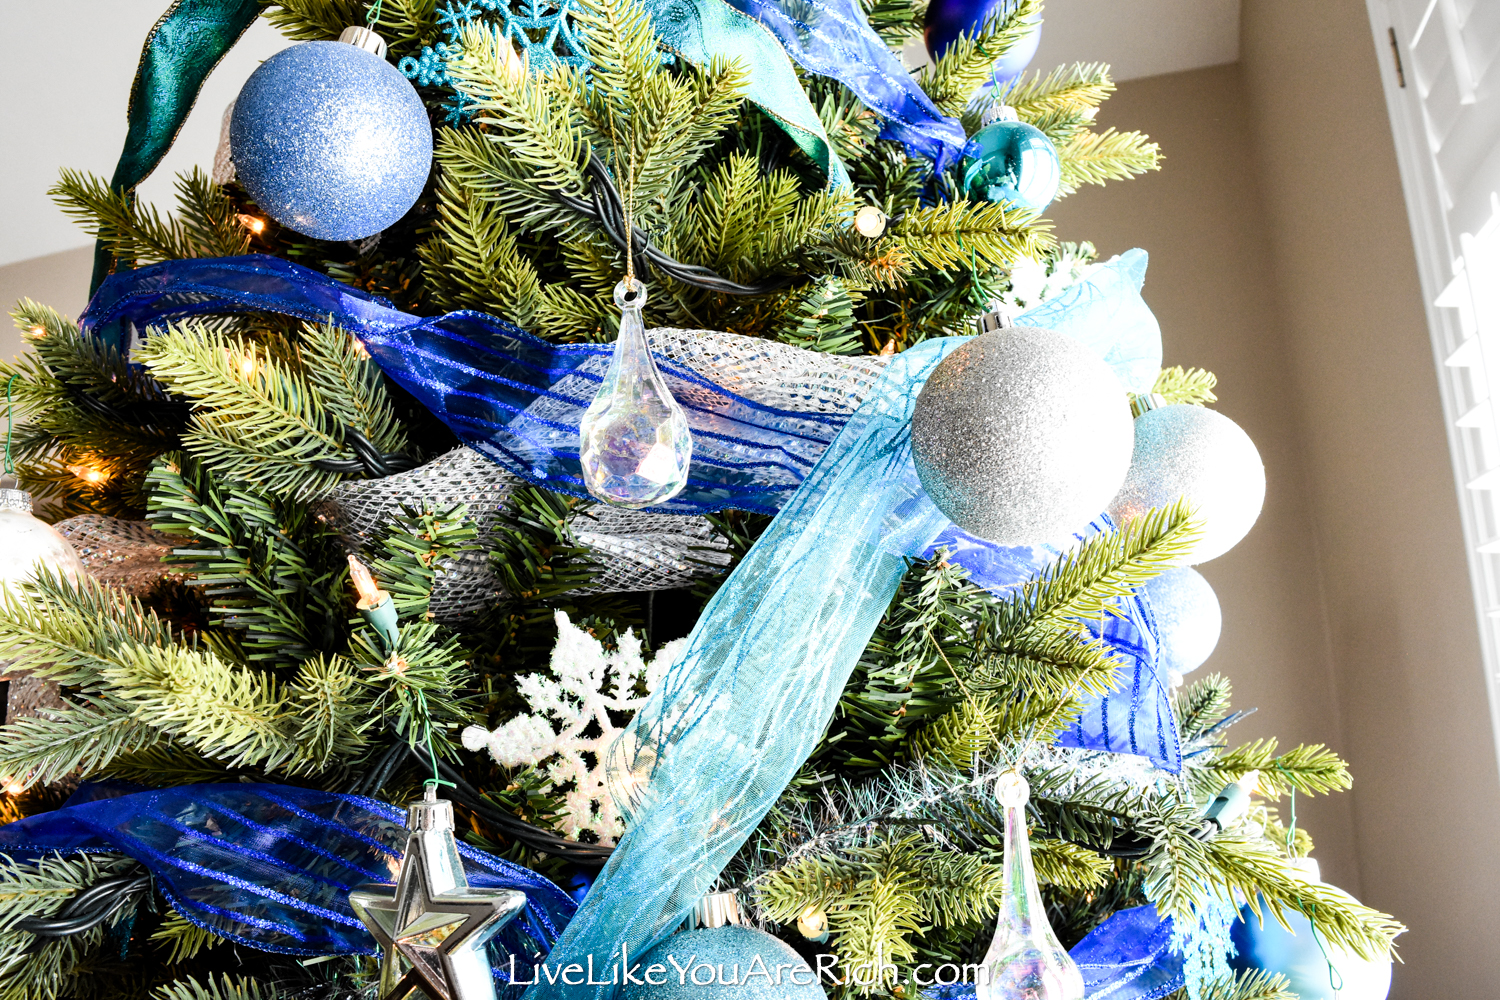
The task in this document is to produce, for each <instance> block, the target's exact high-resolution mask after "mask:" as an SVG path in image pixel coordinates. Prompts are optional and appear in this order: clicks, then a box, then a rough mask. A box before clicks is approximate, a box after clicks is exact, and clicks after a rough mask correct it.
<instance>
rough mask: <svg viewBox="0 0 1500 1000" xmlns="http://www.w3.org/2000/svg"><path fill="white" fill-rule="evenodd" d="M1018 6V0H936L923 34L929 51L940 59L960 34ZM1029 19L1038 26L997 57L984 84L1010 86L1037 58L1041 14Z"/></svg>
mask: <svg viewBox="0 0 1500 1000" xmlns="http://www.w3.org/2000/svg"><path fill="white" fill-rule="evenodd" d="M1015 6H1016V0H933V2H932V3H931V4H930V5H928V7H927V27H926V29H925V31H924V32H923V34H922V40H923V41H924V42H925V43H926V44H927V54H928V55H930V56H931V57H932V61H933V62H937V61H938V59H940V58H941V57H942V55H943V53H945V52H947V51H948V46H950V45H952V44H953V43H954V42H956V41H958V37H959V36H960V35H970V36H972V35H974V34H975V33H976V32H977V31H979V30H980V29H982V28H983V27H984V26H985V24H987V23H988V22H989V21H990V20H992V19H993V18H995V17H996V16H997V15H1001V14H1003V13H1004V12H1008V11H1010V10H1011V9H1012V8H1014V7H1015ZM1030 20H1031V21H1032V22H1033V23H1034V24H1035V27H1033V28H1032V29H1031V31H1030V32H1029V33H1028V34H1027V35H1025V36H1024V37H1023V38H1021V40H1020V41H1018V42H1016V44H1014V45H1012V46H1011V47H1010V48H1009V49H1008V50H1007V51H1006V52H1005V54H1004V55H1002V56H1001V57H1000V58H999V59H996V60H995V63H994V65H993V66H992V67H991V68H990V76H989V79H988V80H987V81H985V84H984V86H985V87H991V86H998V87H1004V86H1006V85H1008V84H1009V83H1010V82H1011V81H1012V80H1014V79H1015V78H1016V77H1018V76H1020V75H1021V73H1022V72H1024V71H1025V69H1026V67H1027V66H1028V65H1030V64H1031V60H1032V59H1034V58H1035V57H1036V50H1037V46H1038V45H1040V44H1041V42H1042V23H1041V21H1042V16H1041V14H1034V15H1032V17H1031V18H1030Z"/></svg>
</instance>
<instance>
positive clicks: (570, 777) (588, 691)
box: [462, 611, 687, 844]
mask: <svg viewBox="0 0 1500 1000" xmlns="http://www.w3.org/2000/svg"><path fill="white" fill-rule="evenodd" d="M556 621H557V645H556V646H554V647H553V648H552V660H551V663H550V666H551V672H552V676H550V677H549V676H546V675H544V674H527V675H526V676H524V677H522V678H520V679H519V680H518V681H517V682H516V690H517V691H518V692H520V694H521V696H522V697H523V698H525V699H526V703H527V704H528V705H529V706H530V707H531V714H530V715H518V716H516V717H515V718H514V719H511V720H510V721H509V722H507V723H505V725H503V726H501V727H500V728H499V729H496V730H495V731H494V732H489V731H487V730H486V729H485V728H484V727H483V726H470V727H469V728H467V729H465V730H464V731H463V736H462V739H463V744H464V746H465V747H467V748H468V749H470V750H482V749H485V748H488V749H489V751H490V754H491V755H492V756H493V757H494V758H495V760H496V761H498V762H499V763H500V764H502V765H504V766H505V767H527V766H539V765H542V764H543V763H545V764H546V773H547V777H548V779H549V781H550V786H549V790H551V789H559V788H563V787H565V786H571V787H569V788H568V790H567V792H566V795H565V796H564V814H563V830H564V833H565V835H566V836H567V837H568V838H569V839H570V840H577V839H578V835H579V833H580V832H582V831H584V830H590V831H592V832H593V833H594V835H595V836H597V837H598V838H599V842H600V843H603V844H613V843H614V842H615V840H616V839H617V838H619V836H620V835H621V834H623V833H624V832H625V823H624V820H623V819H622V818H621V816H620V813H619V810H617V809H616V808H615V804H614V802H613V800H612V799H611V798H610V795H609V790H608V789H607V788H606V787H605V783H604V755H605V751H606V750H608V749H609V745H610V744H611V743H613V742H614V741H615V737H616V736H618V735H619V734H620V727H617V726H615V724H614V723H613V722H612V721H611V719H610V713H611V712H615V713H630V714H632V715H633V714H634V713H635V712H636V711H638V710H639V709H640V707H641V706H642V705H644V704H645V703H646V699H645V697H636V696H634V695H633V693H632V692H633V690H634V689H635V686H636V681H637V680H642V679H643V680H644V681H645V684H646V690H647V692H650V691H653V690H655V688H656V685H657V683H658V682H660V680H661V678H662V676H663V675H664V674H665V673H666V672H667V668H668V667H670V666H671V665H672V662H673V661H674V660H675V659H676V658H677V657H678V656H679V655H680V654H681V652H682V649H683V646H684V645H686V643H687V640H686V639H676V640H674V641H672V642H669V643H667V644H666V645H665V646H663V647H662V648H661V649H659V650H657V653H656V656H655V657H654V658H653V659H652V660H651V662H650V663H649V664H647V663H646V661H645V660H644V659H643V658H642V656H641V640H640V638H639V637H638V636H636V635H635V634H634V632H630V631H627V632H626V633H625V634H624V635H623V636H621V637H620V641H619V648H617V649H615V650H614V651H613V652H608V651H606V650H605V648H604V645H603V643H601V642H600V641H599V640H598V639H595V638H594V637H593V636H591V635H589V634H588V632H586V631H584V630H583V629H581V628H579V627H578V626H576V625H574V624H573V623H572V622H571V621H569V620H568V616H567V615H566V614H564V613H563V612H561V611H559V612H557V615H556ZM591 724H592V725H591ZM591 728H592V729H594V730H597V735H593V736H589V735H585V734H586V733H588V732H589V731H590V730H591ZM585 754H588V755H589V756H590V757H592V759H593V765H592V766H590V765H589V762H588V761H586V760H585V759H584V755H585Z"/></svg>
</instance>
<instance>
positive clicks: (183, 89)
mask: <svg viewBox="0 0 1500 1000" xmlns="http://www.w3.org/2000/svg"><path fill="white" fill-rule="evenodd" d="M260 7H261V4H260V0H173V3H172V6H170V7H168V8H167V12H166V13H165V14H163V15H162V16H161V18H160V19H159V20H157V22H156V23H155V24H154V25H152V27H151V33H150V34H148V35H147V36H146V44H145V45H144V46H142V47H141V61H140V64H139V65H137V66H136V71H135V82H134V83H133V84H131V87H130V104H129V106H128V109H127V111H126V120H127V121H128V122H129V126H130V128H129V131H128V132H127V133H126V136H125V149H124V151H123V152H121V153H120V162H119V163H118V164H117V165H116V166H115V175H114V177H113V178H112V179H111V180H110V182H109V185H110V187H111V188H113V189H114V190H116V191H124V192H126V193H127V194H130V193H133V192H134V191H135V189H136V187H137V186H139V185H140V183H141V181H143V180H145V179H146V178H147V177H149V176H150V175H151V171H153V170H155V169H156V167H157V165H158V164H159V163H161V160H162V157H164V156H166V155H167V150H169V149H171V148H172V143H173V142H175V141H176V140H177V133H178V132H180V131H182V123H183V122H185V121H186V120H187V116H188V112H190V111H192V110H193V104H194V103H195V102H196V101H197V100H198V91H199V90H200V89H201V88H202V87H203V81H204V80H206V79H207V78H208V74H209V73H211V72H213V68H214V67H215V66H217V65H218V64H219V60H221V59H223V58H224V53H226V52H228V51H229V50H230V49H231V48H233V47H234V43H235V42H237V41H239V39H240V36H241V35H243V34H244V33H245V30H246V29H247V28H249V27H250V25H251V24H253V23H255V18H256V17H257V16H258V15H259V14H260ZM114 268H115V259H114V256H113V255H112V254H111V253H110V252H109V250H108V249H106V247H105V242H104V241H103V240H100V241H99V243H98V244H97V245H96V246H95V247H94V280H93V282H92V284H91V285H90V287H89V294H91V295H92V294H93V293H94V292H95V291H98V289H99V284H100V282H102V281H103V280H104V278H105V276H106V275H108V274H109V273H110V272H111V271H113V270H114Z"/></svg>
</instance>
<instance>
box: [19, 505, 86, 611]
mask: <svg viewBox="0 0 1500 1000" xmlns="http://www.w3.org/2000/svg"><path fill="white" fill-rule="evenodd" d="M0 553H3V555H0V586H3V587H4V588H5V589H8V590H13V589H14V587H15V585H16V584H18V583H24V582H26V581H28V580H34V579H36V576H37V571H38V570H40V569H41V568H43V567H46V568H48V569H50V570H52V571H53V572H54V573H57V574H59V575H61V576H63V577H66V578H67V579H69V580H77V579H78V578H79V577H81V576H84V575H85V574H86V573H87V572H88V570H86V569H84V566H83V560H82V559H80V558H79V557H78V553H77V552H75V551H74V550H73V546H72V545H71V544H70V543H69V542H68V540H67V539H66V538H64V537H63V536H62V535H61V534H59V533H58V531H57V529H56V528H54V527H52V525H50V524H48V523H47V522H46V521H42V520H40V519H38V518H37V517H36V516H35V515H33V514H32V513H31V494H30V493H27V492H26V491H25V490H9V489H0Z"/></svg>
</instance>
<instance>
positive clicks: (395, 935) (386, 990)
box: [349, 783, 526, 1000]
mask: <svg viewBox="0 0 1500 1000" xmlns="http://www.w3.org/2000/svg"><path fill="white" fill-rule="evenodd" d="M406 827H407V829H408V830H410V831H411V835H410V836H409V837H408V838H407V840H406V854H405V856H404V857H403V858H402V859H401V877H400V879H399V880H398V881H397V883H396V886H395V888H394V889H393V888H392V887H391V886H388V885H378V884H366V885H360V886H356V887H355V888H354V889H353V890H351V891H350V893H349V905H350V906H351V907H352V908H353V910H354V915H355V916H357V917H359V919H360V920H361V921H363V922H364V925H365V926H366V927H367V928H369V930H370V933H371V934H373V935H374V936H375V940H376V941H378V942H380V948H381V959H380V994H379V995H380V998H381V1000H406V998H407V997H410V996H411V995H412V994H413V993H415V992H416V991H419V990H420V991H421V992H422V993H425V994H426V995H427V996H428V997H430V998H431V1000H495V977H494V974H493V971H492V970H491V967H490V960H489V957H488V955H486V954H485V945H486V944H488V943H489V940H490V939H491V938H493V937H494V936H495V935H496V934H498V933H499V932H500V930H501V928H503V927H504V926H505V925H506V924H508V923H510V922H511V921H512V920H513V919H515V917H516V915H517V914H519V913H520V912H521V911H522V910H523V909H525V908H526V894H525V893H523V892H517V891H516V890H514V889H472V888H470V887H469V883H468V879H467V878H465V876H464V869H463V863H462V862H461V861H460V860H459V857H458V843H457V841H455V840H454V839H453V804H452V803H451V802H448V801H446V800H444V799H439V798H438V797H437V786H436V784H434V783H429V784H428V785H427V793H426V795H425V796H424V797H423V799H422V801H420V802H413V803H411V804H410V805H409V806H407V812H406Z"/></svg>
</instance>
